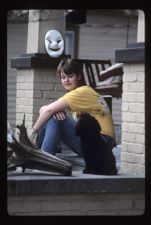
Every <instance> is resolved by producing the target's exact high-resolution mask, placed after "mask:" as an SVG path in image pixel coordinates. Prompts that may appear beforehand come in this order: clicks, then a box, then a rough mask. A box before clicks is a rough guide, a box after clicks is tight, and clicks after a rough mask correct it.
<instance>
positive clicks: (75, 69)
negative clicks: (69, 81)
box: [57, 58, 86, 85]
mask: <svg viewBox="0 0 151 225" xmlns="http://www.w3.org/2000/svg"><path fill="white" fill-rule="evenodd" d="M61 72H64V73H65V74H67V75H69V74H73V73H74V74H76V75H81V85H85V84H86V82H85V78H84V73H83V64H82V63H81V62H80V61H79V60H78V59H69V58H65V59H63V60H61V62H60V64H59V66H58V68H57V74H59V75H61Z"/></svg>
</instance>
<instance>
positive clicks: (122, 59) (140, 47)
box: [115, 42, 145, 63]
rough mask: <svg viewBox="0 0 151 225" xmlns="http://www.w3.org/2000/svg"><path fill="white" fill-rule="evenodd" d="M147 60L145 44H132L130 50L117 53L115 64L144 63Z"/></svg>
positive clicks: (129, 46) (117, 51)
mask: <svg viewBox="0 0 151 225" xmlns="http://www.w3.org/2000/svg"><path fill="white" fill-rule="evenodd" d="M144 60H145V45H144V43H143V42H140V43H139V42H138V43H132V44H129V45H128V48H126V49H121V50H116V51H115V62H118V63H128V62H130V63H132V62H144Z"/></svg>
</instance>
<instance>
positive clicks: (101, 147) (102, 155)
mask: <svg viewBox="0 0 151 225" xmlns="http://www.w3.org/2000/svg"><path fill="white" fill-rule="evenodd" d="M75 131H76V134H77V136H79V137H80V141H81V146H82V151H83V156H84V160H85V169H84V170H83V173H87V174H98V175H116V174H117V168H116V161H115V157H114V155H113V153H112V146H111V145H109V144H107V143H106V142H104V140H103V138H101V135H100V131H101V127H100V125H99V123H98V121H97V120H96V119H95V118H94V117H93V116H91V115H90V114H88V113H82V114H81V115H80V117H79V119H78V122H77V124H76V127H75Z"/></svg>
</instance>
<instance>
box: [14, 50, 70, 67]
mask: <svg viewBox="0 0 151 225" xmlns="http://www.w3.org/2000/svg"><path fill="white" fill-rule="evenodd" d="M64 57H67V56H65V55H64V56H61V57H59V58H51V57H50V56H49V55H48V54H42V53H33V54H23V55H21V56H20V57H16V58H12V59H11V68H17V69H25V68H26V69H29V68H55V69H56V68H57V66H58V64H59V63H60V61H61V60H62V59H63V58H64Z"/></svg>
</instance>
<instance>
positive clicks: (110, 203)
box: [8, 193, 144, 216]
mask: <svg viewBox="0 0 151 225" xmlns="http://www.w3.org/2000/svg"><path fill="white" fill-rule="evenodd" d="M143 213H144V194H143V193H96V194H95V193H89V194H88V193H84V194H82V193H81V194H73V193H72V194H48V195H37V196H34V195H28V196H27V195H22V196H9V198H8V214H9V215H35V216H36V215H142V214H143Z"/></svg>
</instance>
